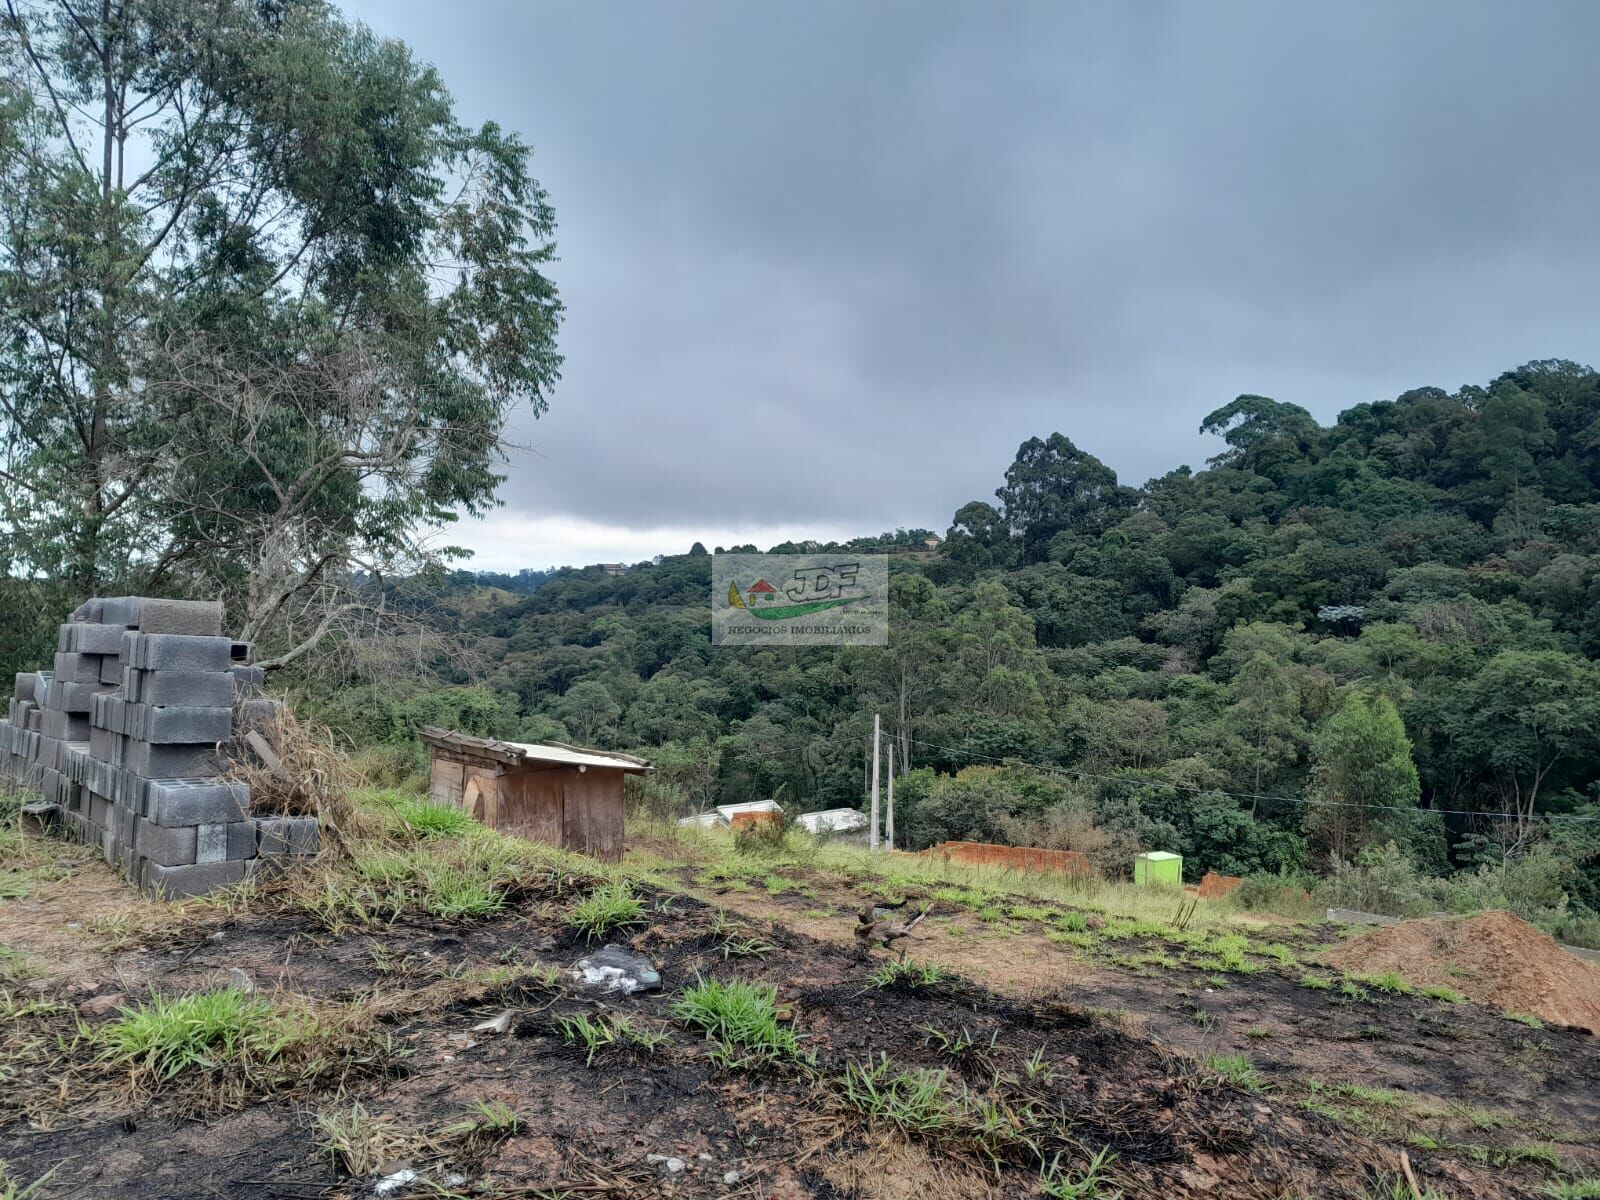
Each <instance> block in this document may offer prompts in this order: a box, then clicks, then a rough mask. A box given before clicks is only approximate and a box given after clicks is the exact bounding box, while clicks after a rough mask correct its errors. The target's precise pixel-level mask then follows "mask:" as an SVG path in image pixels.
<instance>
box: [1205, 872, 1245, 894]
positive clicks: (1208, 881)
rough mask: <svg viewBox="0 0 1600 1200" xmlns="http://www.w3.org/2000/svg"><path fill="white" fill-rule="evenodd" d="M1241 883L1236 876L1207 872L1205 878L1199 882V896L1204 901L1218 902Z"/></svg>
mask: <svg viewBox="0 0 1600 1200" xmlns="http://www.w3.org/2000/svg"><path fill="white" fill-rule="evenodd" d="M1242 882H1244V881H1243V880H1242V879H1240V878H1239V876H1237V875H1218V874H1217V873H1216V872H1215V871H1207V872H1206V874H1205V878H1204V879H1202V880H1201V881H1200V896H1201V898H1202V899H1205V900H1220V899H1222V897H1224V896H1226V895H1227V894H1228V893H1229V892H1231V891H1233V889H1234V888H1236V887H1238V886H1239V884H1241V883H1242Z"/></svg>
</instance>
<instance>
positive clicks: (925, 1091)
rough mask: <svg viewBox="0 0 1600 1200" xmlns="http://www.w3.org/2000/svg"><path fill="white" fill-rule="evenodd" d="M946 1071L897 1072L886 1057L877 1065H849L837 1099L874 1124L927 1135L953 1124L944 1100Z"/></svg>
mask: <svg viewBox="0 0 1600 1200" xmlns="http://www.w3.org/2000/svg"><path fill="white" fill-rule="evenodd" d="M948 1079H949V1073H948V1072H946V1071H928V1070H913V1071H896V1070H895V1069H894V1068H893V1066H892V1065H891V1064H890V1062H889V1058H888V1056H887V1055H885V1056H884V1057H883V1058H881V1059H880V1060H879V1061H878V1062H877V1063H872V1062H870V1061H869V1062H867V1063H866V1064H861V1063H849V1064H847V1065H846V1067H845V1072H844V1076H843V1078H842V1079H841V1080H840V1092H839V1097H840V1099H841V1100H842V1101H843V1102H844V1103H845V1104H846V1105H847V1106H849V1107H850V1108H853V1109H855V1110H856V1111H857V1112H861V1113H865V1114H866V1115H867V1116H868V1117H871V1118H872V1119H873V1120H876V1121H881V1122H883V1123H885V1124H888V1125H892V1126H894V1127H895V1128H896V1129H898V1130H900V1131H901V1132H902V1133H908V1134H929V1133H933V1132H936V1131H938V1130H941V1129H944V1128H946V1127H948V1126H949V1125H951V1124H952V1123H953V1115H954V1114H953V1112H952V1108H951V1105H950V1104H949V1102H948V1101H947V1100H946V1099H945V1090H946V1083H947V1081H948Z"/></svg>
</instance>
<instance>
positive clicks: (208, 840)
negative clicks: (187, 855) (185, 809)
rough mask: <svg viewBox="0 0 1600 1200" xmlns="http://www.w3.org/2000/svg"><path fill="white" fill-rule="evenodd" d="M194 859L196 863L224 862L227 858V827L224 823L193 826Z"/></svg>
mask: <svg viewBox="0 0 1600 1200" xmlns="http://www.w3.org/2000/svg"><path fill="white" fill-rule="evenodd" d="M194 835H195V848H194V861H195V862H197V863H214V862H226V861H227V859H228V827H227V826H226V825H196V826H195V827H194Z"/></svg>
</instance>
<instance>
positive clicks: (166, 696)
mask: <svg viewBox="0 0 1600 1200" xmlns="http://www.w3.org/2000/svg"><path fill="white" fill-rule="evenodd" d="M122 694H123V696H124V697H125V698H126V699H127V700H128V701H130V702H131V703H135V704H175V705H184V706H188V707H193V708H223V707H226V706H228V705H230V704H232V703H233V675H232V673H231V672H228V671H145V670H140V669H137V668H134V667H126V668H124V669H123V672H122Z"/></svg>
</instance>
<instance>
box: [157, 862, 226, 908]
mask: <svg viewBox="0 0 1600 1200" xmlns="http://www.w3.org/2000/svg"><path fill="white" fill-rule="evenodd" d="M245 865H246V864H245V863H244V862H243V861H236V860H228V861H225V862H215V863H194V864H193V865H191V866H185V867H164V866H161V865H160V864H159V863H153V862H152V863H146V864H145V866H144V870H143V871H142V872H141V873H140V875H141V878H140V883H141V885H142V886H143V887H144V889H145V891H147V892H150V893H151V894H153V895H157V896H163V897H165V898H166V899H169V900H176V899H180V898H182V897H184V896H200V895H203V894H205V893H206V892H209V891H212V890H214V889H216V888H219V887H228V886H230V885H231V884H235V883H240V882H242V881H243V880H244V876H245Z"/></svg>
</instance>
